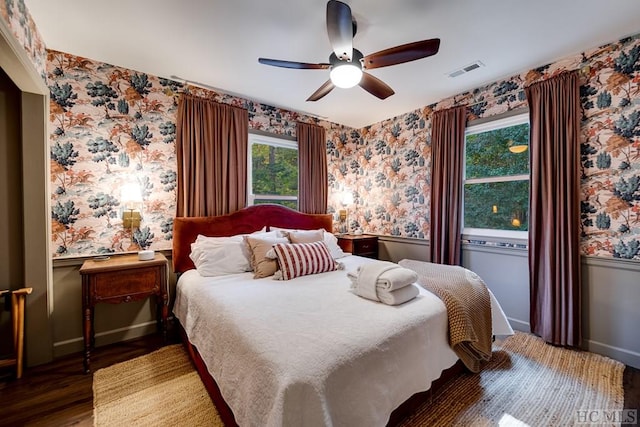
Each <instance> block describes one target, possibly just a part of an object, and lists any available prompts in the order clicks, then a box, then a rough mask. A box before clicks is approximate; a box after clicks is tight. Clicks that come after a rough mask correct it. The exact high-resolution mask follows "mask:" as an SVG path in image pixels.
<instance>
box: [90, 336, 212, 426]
mask: <svg viewBox="0 0 640 427" xmlns="http://www.w3.org/2000/svg"><path fill="white" fill-rule="evenodd" d="M93 423H94V425H95V426H99V427H102V426H125V425H126V426H160V425H167V426H169V425H170V426H222V422H221V421H220V419H219V417H218V413H217V412H216V410H215V407H214V406H213V403H211V399H210V398H209V395H208V394H207V391H206V390H205V388H204V385H202V382H201V381H200V377H199V376H198V373H197V372H196V371H195V369H194V367H193V365H192V364H191V361H190V360H189V356H187V353H186V352H185V351H184V350H183V348H182V345H180V344H176V345H171V346H167V347H163V348H161V349H160V350H157V351H155V352H153V353H150V354H147V355H144V356H141V357H138V358H135V359H132V360H128V361H126V362H122V363H118V364H116V365H113V366H109V367H108V368H103V369H100V370H98V371H96V372H95V373H94V374H93Z"/></svg>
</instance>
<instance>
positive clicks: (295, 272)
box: [273, 242, 338, 280]
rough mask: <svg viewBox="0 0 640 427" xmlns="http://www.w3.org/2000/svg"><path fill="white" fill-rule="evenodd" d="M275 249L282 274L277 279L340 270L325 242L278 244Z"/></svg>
mask: <svg viewBox="0 0 640 427" xmlns="http://www.w3.org/2000/svg"><path fill="white" fill-rule="evenodd" d="M273 249H274V251H275V253H276V257H277V260H278V264H279V265H280V272H281V277H276V278H278V279H281V280H289V279H293V278H295V277H299V276H306V275H308V274H317V273H324V272H326V271H333V270H337V269H338V264H337V263H336V262H335V261H334V259H333V257H331V253H330V252H329V248H327V244H326V243H324V242H312V243H277V244H275V245H273ZM278 276H280V275H278Z"/></svg>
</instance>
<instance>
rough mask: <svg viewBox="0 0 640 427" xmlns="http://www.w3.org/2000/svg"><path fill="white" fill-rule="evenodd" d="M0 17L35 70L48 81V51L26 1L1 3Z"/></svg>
mask: <svg viewBox="0 0 640 427" xmlns="http://www.w3.org/2000/svg"><path fill="white" fill-rule="evenodd" d="M0 17H2V19H3V20H4V21H5V22H6V23H7V26H8V27H9V29H10V30H11V32H12V33H13V36H14V37H15V39H16V40H17V41H18V43H20V44H21V45H22V47H23V48H24V50H25V52H26V53H27V55H28V56H29V59H30V60H31V62H32V63H33V66H34V68H35V69H36V70H37V71H38V73H39V74H40V76H42V78H43V79H44V80H45V81H46V73H45V68H46V58H47V55H46V49H45V44H44V42H43V41H42V37H41V36H40V33H39V32H38V28H37V27H36V24H35V22H33V18H31V14H30V13H29V11H28V10H27V6H26V5H25V4H24V0H3V1H1V2H0Z"/></svg>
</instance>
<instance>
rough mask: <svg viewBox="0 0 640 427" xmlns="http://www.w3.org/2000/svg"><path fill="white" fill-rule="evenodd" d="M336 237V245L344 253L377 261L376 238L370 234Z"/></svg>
mask: <svg viewBox="0 0 640 427" xmlns="http://www.w3.org/2000/svg"><path fill="white" fill-rule="evenodd" d="M337 237H338V245H339V246H340V248H342V250H343V251H345V252H351V253H352V254H353V255H358V256H363V257H367V258H375V259H378V236H372V235H370V234H361V235H355V234H343V235H341V236H337Z"/></svg>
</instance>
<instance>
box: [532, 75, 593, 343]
mask: <svg viewBox="0 0 640 427" xmlns="http://www.w3.org/2000/svg"><path fill="white" fill-rule="evenodd" d="M525 93H526V95H527V101H528V103H529V114H530V124H531V127H530V129H531V130H530V132H531V135H530V146H531V154H530V156H531V159H530V160H531V184H530V197H529V200H530V220H529V280H530V294H531V295H530V305H531V307H530V323H531V331H532V332H533V333H535V334H536V335H539V336H540V337H542V338H543V339H544V340H545V341H547V342H549V343H552V344H555V345H562V346H571V347H579V346H580V345H581V341H582V326H581V315H582V314H581V290H580V287H581V281H580V114H581V104H580V88H579V81H578V73H577V72H571V73H563V74H560V75H558V76H555V77H552V78H550V79H548V80H546V81H543V82H540V83H535V84H532V85H531V86H529V87H527V88H525Z"/></svg>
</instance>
